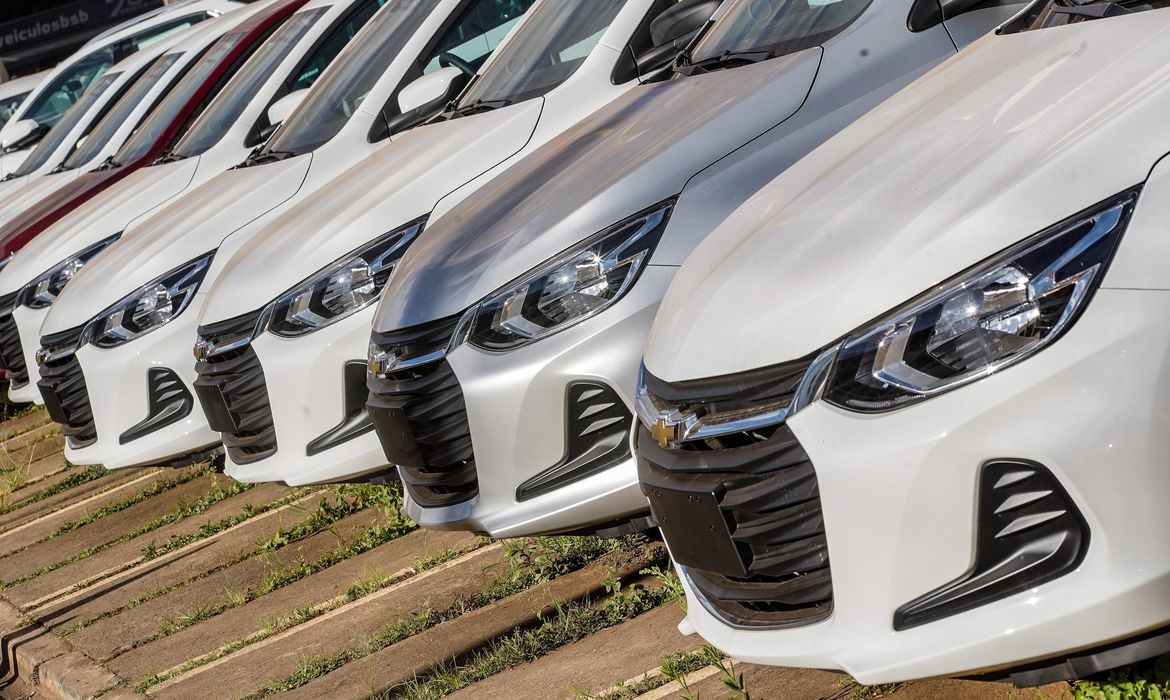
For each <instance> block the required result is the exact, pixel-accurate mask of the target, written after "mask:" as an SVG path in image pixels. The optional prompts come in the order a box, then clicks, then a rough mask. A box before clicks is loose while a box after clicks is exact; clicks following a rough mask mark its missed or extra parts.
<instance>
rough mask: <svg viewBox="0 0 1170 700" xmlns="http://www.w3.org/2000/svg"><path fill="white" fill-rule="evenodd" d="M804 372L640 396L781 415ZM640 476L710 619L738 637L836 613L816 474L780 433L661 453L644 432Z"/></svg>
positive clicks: (657, 388)
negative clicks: (756, 407)
mask: <svg viewBox="0 0 1170 700" xmlns="http://www.w3.org/2000/svg"><path fill="white" fill-rule="evenodd" d="M810 361H811V358H810V359H806V360H801V361H799V362H796V363H789V364H786V365H783V366H780V367H772V368H768V369H767V370H761V371H758V372H752V373H744V374H740V375H733V376H730V377H723V378H719V379H716V380H703V381H701V382H693V383H691V382H687V383H684V384H667V383H665V382H661V381H657V380H655V379H654V378H653V377H647V386H648V388H649V389H650V392H651V393H652V394H653V395H655V396H656V397H658V398H660V399H665V403H668V404H670V405H674V406H676V407H679V408H683V409H686V410H695V411H697V412H698V413H699V414H700V415H701V414H702V413H703V412H704V411H705V410H713V408H714V407H716V406H720V410H729V409H733V408H735V407H739V408H742V407H744V406H745V405H752V404H758V403H765V404H773V403H781V404H783V403H785V402H786V401H787V400H789V399H790V398H791V396H792V393H793V392H794V391H795V389H796V386H797V384H798V383H799V379H800V377H801V376H803V374H804V371H805V369H807V367H808V365H809V363H810ZM749 375H750V376H749ZM684 397H685V398H684ZM638 472H639V478H640V479H641V482H642V490H643V491H644V492H645V493H646V495H647V497H648V498H649V500H650V506H651V509H652V510H653V512H654V516H655V518H656V520H657V521H658V524H659V527H660V528H661V530H662V533H663V536H664V537H665V539H666V542H667V544H668V545H669V546H670V548H671V554H672V555H673V556H674V558H675V561H676V562H677V563H678V564H679V565H680V567H682V569H683V570H684V572H685V573H686V575H687V576H688V578H689V579H690V581H691V582H692V584H693V585H694V587H695V588H696V589H697V591H696V592H697V593H698V594H699V595H700V597H702V598H703V599H704V602H705V604H706V605H707V607H708V608H709V609H710V610H711V611H712V612H713V613H714V614H716V615H718V616H720V617H721V618H723V619H724V620H725V621H726V622H728V623H730V624H732V625H736V626H741V627H785V626H795V625H803V624H809V623H811V622H815V621H817V620H821V619H824V618H825V617H827V616H828V615H829V613H830V612H831V611H832V604H833V587H832V580H831V577H830V571H829V549H828V544H827V541H826V538H825V528H824V518H823V515H822V512H821V502H820V492H819V488H818V485H817V475H816V471H815V470H814V469H813V465H812V462H811V461H810V460H809V457H808V455H807V454H806V453H805V451H804V449H803V448H802V447H801V445H800V442H799V441H798V440H797V439H796V436H795V435H793V433H792V431H791V430H790V429H789V428H788V426H787V425H778V426H773V427H771V428H768V429H762V430H757V431H753V432H750V433H746V432H745V433H737V434H733V435H728V436H723V437H720V438H717V439H710V440H703V441H695V442H684V443H682V445H681V446H679V445H673V446H668V447H663V446H661V445H660V444H659V443H657V442H656V441H655V439H654V437H652V434H651V432H650V431H649V430H647V429H646V427H645V426H642V427H640V428H639V431H638Z"/></svg>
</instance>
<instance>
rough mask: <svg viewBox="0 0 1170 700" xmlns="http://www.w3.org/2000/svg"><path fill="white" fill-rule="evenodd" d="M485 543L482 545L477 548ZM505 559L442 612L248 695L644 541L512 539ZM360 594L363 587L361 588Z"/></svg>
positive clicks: (290, 685)
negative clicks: (487, 579) (482, 583)
mask: <svg viewBox="0 0 1170 700" xmlns="http://www.w3.org/2000/svg"><path fill="white" fill-rule="evenodd" d="M482 544H483V543H482V542H481V543H480V545H482ZM504 545H505V552H506V554H507V557H508V563H509V566H508V569H507V570H506V571H503V572H501V573H500V574H499V575H498V576H497V577H496V578H495V580H493V581H492V583H490V584H489V585H488V586H487V587H485V588H484V589H483V590H481V591H479V592H478V593H476V594H474V595H472V596H468V597H464V596H459V597H457V598H456V599H455V600H454V601H453V602H452V603H451V604H450V605H448V606H447V607H445V608H442V609H433V608H428V609H426V610H420V611H416V612H414V613H413V614H411V615H409V616H407V617H405V618H403V619H400V620H397V621H395V622H393V623H391V624H390V625H388V626H386V627H384V628H382V629H381V630H379V631H378V632H377V633H376V634H375V635H374V636H373V637H372V638H371V639H368V640H366V641H364V642H363V643H361V644H357V645H355V646H353V647H350V648H349V649H345V650H342V651H340V652H337V653H334V654H327V655H323V656H317V657H312V658H308V659H306V660H304V661H303V662H302V663H301V665H300V667H299V668H298V669H297V670H296V671H294V672H293V673H291V674H289V675H287V676H285V677H283V678H277V679H274V680H272V681H270V682H269V683H268V684H267V685H266V686H265V687H264V688H262V689H261V690H259V691H257V692H255V693H252V694H251V695H249V696H247V697H248V699H249V700H258V699H259V698H263V697H267V696H269V695H273V694H277V693H281V692H287V691H290V690H293V689H295V688H298V687H300V686H302V685H304V684H306V683H308V682H309V681H311V680H313V679H314V678H318V677H320V676H323V675H325V674H327V673H329V672H330V671H333V670H336V669H338V668H341V667H342V666H344V665H345V664H348V663H350V662H352V661H356V660H358V659H361V658H364V657H366V656H369V655H370V654H373V653H375V652H377V651H380V650H382V649H385V648H386V647H389V646H391V645H393V644H396V643H398V642H400V641H402V640H404V639H406V638H407V637H411V636H413V635H416V634H419V633H421V632H424V631H426V630H428V629H430V628H432V627H435V626H436V625H439V624H441V623H443V622H447V621H450V620H454V619H455V618H457V617H459V616H461V615H463V614H465V613H467V612H470V611H472V610H477V609H479V608H483V607H485V606H487V605H490V604H491V603H494V602H496V601H498V600H503V599H504V598H507V597H509V596H511V595H515V594H516V593H520V592H522V591H524V590H527V589H529V588H532V587H534V586H537V585H539V584H541V583H544V582H546V581H549V580H551V579H553V578H556V577H558V576H562V575H564V574H567V573H570V572H572V571H576V570H578V569H580V568H582V567H584V566H585V565H587V564H589V563H590V562H592V561H593V560H595V559H597V558H598V557H601V556H604V555H607V554H610V555H614V554H624V555H627V556H645V551H646V543H645V542H644V541H643V540H641V539H640V538H633V537H631V538H624V539H621V540H603V539H600V538H596V537H538V538H525V539H522V540H510V541H507V542H505V543H504ZM444 560H448V558H447V557H444V556H435V557H430V558H428V559H427V562H428V563H429V564H430V565H431V566H437V565H438V564H439V563H441V562H442V561H444ZM363 592H364V589H363Z"/></svg>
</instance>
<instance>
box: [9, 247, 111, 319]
mask: <svg viewBox="0 0 1170 700" xmlns="http://www.w3.org/2000/svg"><path fill="white" fill-rule="evenodd" d="M121 237H122V232H121V231H119V232H117V233H115V234H114V235H112V236H110V237H109V238H105V239H102V240H100V241H98V242H97V243H94V244H93V245H91V246H89V247H87V248H84V249H82V250H81V251H79V252H77V253H75V254H74V255H72V256H70V257H69V258H66V259H65V260H62V261H61V262H59V263H57V264H56V265H54V266H53V267H51V268H49V269H48V270H46V271H45V272H43V273H41V274H40V275H39V276H38V277H37V278H36V279H34V280H33V281H32V282H29V283H28V284H26V285H25V286H24V288H23V289H21V290H20V297H19V300H20V301H19V302H18V303H20V304H22V305H24V306H27V307H28V308H30V309H45V308H48V307H50V306H52V305H53V302H55V301H57V296H58V295H60V294H61V290H63V289H65V285H66V284H69V280H71V279H73V276H74V275H76V274H77V273H78V271H80V270H81V268H82V267H84V266H85V264H86V263H87V262H89V261H90V260H91V259H92V258H93V257H94V256H96V255H97V254H98V253H100V252H102V251H103V250H105V249H106V248H108V247H110V245H111V244H113V243H114V242H115V241H117V240H118V239H119V238H121ZM9 257H10V258H11V256H9Z"/></svg>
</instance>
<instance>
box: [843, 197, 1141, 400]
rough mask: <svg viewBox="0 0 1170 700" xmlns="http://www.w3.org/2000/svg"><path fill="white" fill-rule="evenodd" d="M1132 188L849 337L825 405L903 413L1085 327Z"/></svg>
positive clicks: (1125, 218)
mask: <svg viewBox="0 0 1170 700" xmlns="http://www.w3.org/2000/svg"><path fill="white" fill-rule="evenodd" d="M1137 196H1138V191H1137V190H1136V189H1135V190H1131V191H1128V192H1125V193H1123V194H1121V195H1118V196H1116V197H1113V198H1110V199H1109V200H1107V201H1106V202H1104V203H1102V204H1100V205H1097V206H1095V207H1093V208H1091V209H1089V210H1088V211H1086V212H1083V213H1081V214H1078V215H1077V216H1075V217H1073V218H1072V219H1069V220H1067V221H1064V222H1062V223H1060V224H1058V225H1056V226H1054V227H1052V228H1050V229H1048V230H1047V231H1044V232H1042V233H1040V234H1038V235H1036V236H1033V237H1031V238H1029V239H1028V240H1026V241H1024V242H1022V243H1021V244H1020V245H1017V246H1015V247H1013V248H1011V249H1009V250H1008V251H1006V252H1005V253H1003V254H1001V255H998V256H996V257H995V258H993V259H991V260H990V261H988V262H985V263H982V264H980V265H978V266H976V267H975V268H973V269H971V270H969V271H967V272H965V273H963V274H961V275H959V276H958V277H956V278H953V279H952V280H950V281H948V282H945V283H943V284H942V285H940V286H939V287H938V288H936V289H934V290H931V291H930V292H928V293H926V294H924V295H922V296H921V297H919V298H918V299H915V300H913V301H911V302H910V303H909V304H907V305H906V306H904V307H903V308H902V309H900V310H898V311H895V312H894V313H893V314H891V315H890V316H889V317H887V318H886V319H884V320H882V321H881V322H879V323H876V324H874V325H872V326H870V327H868V328H866V329H864V330H862V331H860V332H858V333H856V334H854V335H853V336H851V337H849V338H848V339H846V340H845V341H844V343H843V345H842V347H841V351H840V354H839V355H838V357H837V362H836V364H835V366H834V368H833V372H832V374H831V376H830V377H829V381H828V384H827V386H826V389H825V394H824V396H825V398H826V399H827V400H828V401H829V402H831V403H833V404H836V405H838V406H841V407H842V408H847V409H850V410H854V411H863V412H878V411H885V410H889V409H893V408H896V407H899V406H902V405H905V404H907V403H910V402H913V401H916V400H920V399H923V398H926V397H929V396H934V395H936V394H939V393H942V392H944V391H948V390H950V389H954V388H956V387H958V386H962V385H963V384H966V383H968V382H971V381H974V380H976V379H979V378H981V377H985V376H987V375H989V374H991V373H992V372H995V371H997V370H1001V369H1003V368H1005V367H1007V366H1009V365H1011V364H1014V363H1016V362H1019V361H1020V360H1023V359H1024V358H1026V357H1028V356H1030V355H1031V354H1032V353H1034V352H1036V351H1038V350H1040V349H1041V348H1043V347H1044V346H1046V345H1048V344H1049V343H1051V342H1052V341H1053V340H1055V339H1056V338H1057V337H1059V336H1060V334H1061V333H1062V332H1063V331H1065V330H1066V329H1068V327H1069V326H1070V325H1071V324H1072V323H1073V321H1075V320H1076V318H1077V316H1078V315H1079V314H1080V312H1081V311H1082V310H1084V308H1085V306H1086V305H1087V304H1088V301H1089V298H1090V297H1091V296H1092V293H1093V291H1094V290H1095V289H1096V288H1097V286H1098V285H1099V284H1100V282H1101V279H1102V278H1103V277H1104V273H1105V268H1106V267H1107V266H1108V264H1109V261H1110V259H1111V258H1112V257H1113V253H1114V251H1115V250H1116V249H1117V244H1118V242H1119V241H1120V239H1121V235H1122V233H1123V232H1124V231H1125V227H1126V224H1127V223H1128V222H1129V218H1130V215H1131V214H1132V212H1133V207H1134V202H1135V201H1136V200H1137Z"/></svg>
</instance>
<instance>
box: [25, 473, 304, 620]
mask: <svg viewBox="0 0 1170 700" xmlns="http://www.w3.org/2000/svg"><path fill="white" fill-rule="evenodd" d="M287 494H288V488H286V487H283V486H279V485H277V484H264V485H260V486H256V487H253V488H251V489H248V490H247V491H244V492H243V493H238V494H236V495H234V496H231V497H229V498H225V499H224V500H222V501H220V502H219V503H216V504H215V505H213V506H211V507H210V508H208V509H207V510H206V511H204V512H203V513H200V514H198V515H193V516H190V517H187V518H183V519H182V520H180V521H178V522H175V523H170V524H168V525H164V526H163V527H160V528H158V529H157V530H154V531H151V532H147V533H143V534H142V535H139V536H138V537H135V538H133V539H131V540H128V541H126V542H123V543H121V544H118V545H115V546H113V547H110V548H108V549H105V550H103V551H101V552H98V553H96V554H94V555H92V556H88V557H85V558H84V559H80V560H78V561H75V562H73V563H71V564H67V565H65V566H62V567H60V568H59V569H56V570H54V571H51V572H49V573H46V574H43V575H41V576H38V577H36V578H34V579H32V580H30V581H26V582H25V583H22V584H20V585H17V586H13V587H12V588H9V589H7V590H5V591H4V597H5V598H7V599H8V600H9V601H11V602H12V603H15V604H16V605H18V606H20V607H22V608H23V607H26V606H29V605H40V604H42V603H43V602H47V599H49V598H51V597H59V596H61V595H65V594H66V593H68V592H69V591H70V590H71V589H73V588H74V587H75V586H76V585H77V584H78V583H80V582H87V581H90V580H92V579H94V577H100V576H101V575H102V574H103V573H104V572H117V571H121V570H123V569H126V568H127V567H129V566H132V565H133V564H134V563H136V562H141V560H142V552H143V550H144V549H145V548H146V547H147V546H149V545H150V544H152V543H154V544H155V545H162V544H165V543H166V542H167V541H168V540H170V538H171V537H173V536H177V535H178V536H181V535H187V534H190V533H194V532H196V531H197V530H199V528H200V527H202V526H203V525H206V524H211V523H216V522H219V521H221V520H223V519H225V518H228V517H230V516H233V515H237V514H239V513H240V512H241V511H242V510H243V509H244V508H247V507H249V506H251V507H258V506H262V505H264V504H266V503H271V502H272V501H275V500H277V499H279V498H281V497H282V496H285V495H287ZM151 568H157V567H151Z"/></svg>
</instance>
